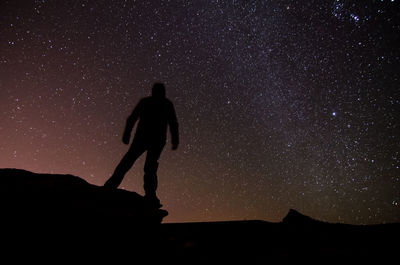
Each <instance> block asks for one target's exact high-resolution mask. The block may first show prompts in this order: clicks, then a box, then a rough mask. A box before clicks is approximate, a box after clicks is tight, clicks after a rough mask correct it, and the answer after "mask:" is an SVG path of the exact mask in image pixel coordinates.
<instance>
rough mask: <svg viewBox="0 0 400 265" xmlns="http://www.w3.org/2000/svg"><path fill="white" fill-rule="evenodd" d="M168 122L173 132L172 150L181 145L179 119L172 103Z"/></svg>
mask: <svg viewBox="0 0 400 265" xmlns="http://www.w3.org/2000/svg"><path fill="white" fill-rule="evenodd" d="M168 124H169V129H170V132H171V143H172V150H176V149H177V148H178V145H179V130H178V127H179V125H178V119H177V118H176V113H175V108H174V105H173V104H172V103H171V109H170V111H169V115H168Z"/></svg>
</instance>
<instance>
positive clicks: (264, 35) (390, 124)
mask: <svg viewBox="0 0 400 265" xmlns="http://www.w3.org/2000/svg"><path fill="white" fill-rule="evenodd" d="M0 14H1V20H0V36H1V37H0V92H1V97H0V118H1V124H0V138H1V142H0V152H1V157H0V167H2V168H4V167H16V168H24V169H27V170H31V171H34V172H46V173H48V172H53V173H60V174H74V175H77V176H80V177H82V178H84V179H86V180H87V181H88V182H90V183H93V184H96V185H102V184H103V183H104V182H105V180H106V179H107V178H108V177H109V176H110V175H111V174H112V172H113V170H114V168H115V166H116V165H117V164H118V162H119V160H120V159H121V158H122V156H123V154H124V153H125V152H126V151H127V146H125V145H123V144H122V142H121V139H122V132H123V129H124V126H125V120H126V118H127V117H128V115H129V114H130V112H131V111H132V109H133V107H134V106H135V105H136V103H137V102H138V101H139V99H140V98H142V97H145V96H147V95H149V94H150V88H151V86H152V84H153V83H154V82H156V81H161V82H164V83H165V85H166V88H167V97H168V98H170V99H171V101H172V102H173V103H174V105H175V108H176V112H177V115H178V120H179V124H180V138H181V145H180V147H179V149H178V150H177V151H171V150H170V145H167V146H166V148H165V149H164V152H163V154H162V155H161V158H160V167H159V171H158V175H159V190H158V194H159V197H160V199H161V200H162V202H163V204H164V205H165V206H166V209H167V210H168V211H169V212H170V215H169V216H168V217H167V218H166V221H167V222H183V221H211V220H237V219H263V220H267V221H280V220H281V219H282V218H283V217H284V216H285V214H286V213H287V211H288V210H289V209H290V208H295V209H297V210H299V211H300V212H303V213H305V214H307V215H310V216H312V217H314V218H317V219H320V220H324V221H330V222H343V223H352V224H375V223H388V222H400V205H399V204H400V174H399V172H400V169H399V167H400V145H399V143H400V139H399V136H400V130H399V125H400V124H399V114H400V111H399V110H400V108H399V100H400V93H399V91H400V90H399V73H400V71H399V70H400V68H399V66H400V65H399V62H400V57H399V56H400V49H399V48H398V44H399V43H400V9H399V4H398V1H395V0H391V1H390V0H387V1H385V0H380V1H372V0H368V1H350V0H330V1H328V0H327V1H314V0H312V1H306V2H304V1H294V0H293V1H287V0H285V1H261V0H255V1H247V0H246V1H240V0H231V1H227V0H210V1H191V0H177V1H173V0H170V1H168V0H163V1H162V0H160V1H127V0H125V1H123V0H115V1H104V0H98V1H89V0H74V1H48V0H40V1H2V3H1V4H0ZM143 163H144V158H140V159H139V160H138V161H137V163H136V164H135V165H134V167H133V168H132V169H131V171H130V172H129V173H128V174H127V176H126V177H125V179H124V181H123V183H122V187H123V188H124V189H127V190H133V191H136V192H138V193H140V194H143V189H142V185H143Z"/></svg>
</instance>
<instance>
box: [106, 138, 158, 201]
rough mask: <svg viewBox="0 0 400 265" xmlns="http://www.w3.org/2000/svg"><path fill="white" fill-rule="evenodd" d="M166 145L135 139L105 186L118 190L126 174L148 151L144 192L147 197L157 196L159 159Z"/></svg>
mask: <svg viewBox="0 0 400 265" xmlns="http://www.w3.org/2000/svg"><path fill="white" fill-rule="evenodd" d="M164 145H165V143H164V144H146V143H145V142H144V141H139V140H136V139H133V142H132V145H131V147H130V148H129V150H128V152H127V153H126V154H125V155H124V157H123V158H122V160H121V162H119V164H118V166H117V167H116V168H115V171H114V173H113V175H112V176H111V177H110V178H109V179H108V180H107V181H106V183H105V184H104V186H105V187H109V188H115V189H116V188H117V187H118V186H119V184H121V182H122V180H123V178H124V176H125V174H126V172H128V171H129V169H131V167H132V166H133V164H134V163H135V161H136V159H138V158H139V157H140V156H141V155H142V154H143V153H144V152H145V151H147V156H146V162H145V164H144V185H143V188H144V191H145V194H146V196H150V197H153V196H156V190H157V185H158V181H157V169H158V159H159V158H160V155H161V152H162V150H163V148H164Z"/></svg>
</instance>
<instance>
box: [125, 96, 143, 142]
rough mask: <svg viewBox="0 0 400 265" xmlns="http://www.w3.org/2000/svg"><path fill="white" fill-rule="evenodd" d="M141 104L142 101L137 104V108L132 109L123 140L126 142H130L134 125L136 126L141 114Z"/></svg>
mask: <svg viewBox="0 0 400 265" xmlns="http://www.w3.org/2000/svg"><path fill="white" fill-rule="evenodd" d="M141 105H142V101H139V103H138V104H137V105H136V107H135V109H134V110H133V111H132V113H131V115H130V116H129V117H128V119H127V120H126V125H125V131H124V135H123V136H122V142H123V143H124V144H129V141H130V139H131V132H132V129H133V126H135V123H136V121H137V120H138V118H139V116H140V112H141Z"/></svg>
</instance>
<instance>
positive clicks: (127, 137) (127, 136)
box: [122, 132, 131, 144]
mask: <svg viewBox="0 0 400 265" xmlns="http://www.w3.org/2000/svg"><path fill="white" fill-rule="evenodd" d="M130 139H131V134H130V133H126V132H125V133H124V136H122V142H123V143H124V144H129V140H130Z"/></svg>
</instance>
